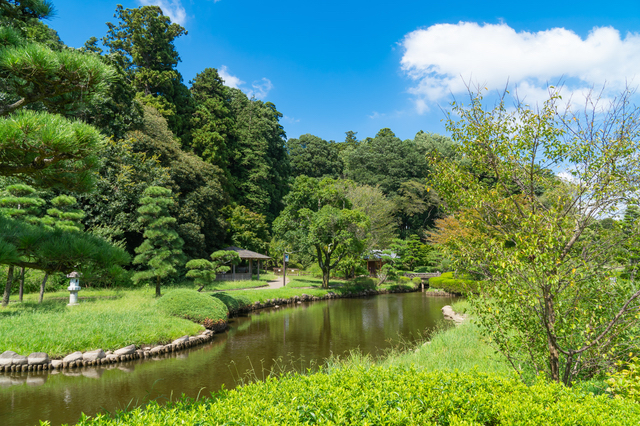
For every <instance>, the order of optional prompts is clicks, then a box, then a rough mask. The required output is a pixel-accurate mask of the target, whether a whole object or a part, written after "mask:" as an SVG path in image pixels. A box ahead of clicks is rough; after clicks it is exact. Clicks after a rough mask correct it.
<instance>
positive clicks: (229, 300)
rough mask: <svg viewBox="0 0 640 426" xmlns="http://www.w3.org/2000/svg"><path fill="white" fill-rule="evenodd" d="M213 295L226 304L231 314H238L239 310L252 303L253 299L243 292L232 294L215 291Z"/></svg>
mask: <svg viewBox="0 0 640 426" xmlns="http://www.w3.org/2000/svg"><path fill="white" fill-rule="evenodd" d="M212 296H213V297H214V298H215V299H218V300H220V301H221V302H222V303H224V304H225V306H226V307H227V309H228V310H229V315H237V314H238V312H240V311H242V310H244V309H246V308H247V307H249V305H251V300H250V299H249V298H248V297H247V296H243V295H241V294H238V295H234V296H232V295H230V294H229V293H213V294H212Z"/></svg>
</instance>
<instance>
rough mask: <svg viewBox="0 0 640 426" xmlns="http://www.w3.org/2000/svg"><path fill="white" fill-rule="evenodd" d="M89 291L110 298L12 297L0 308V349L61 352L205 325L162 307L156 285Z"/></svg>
mask: <svg viewBox="0 0 640 426" xmlns="http://www.w3.org/2000/svg"><path fill="white" fill-rule="evenodd" d="M91 293H93V294H96V295H98V294H99V295H100V297H108V298H102V299H99V298H92V299H89V300H83V301H81V303H80V304H79V305H78V306H67V305H66V304H67V302H68V298H67V299H65V300H55V299H51V300H46V301H45V302H44V303H42V304H38V303H33V302H25V303H12V304H10V305H9V306H8V307H7V308H4V309H0V336H2V339H1V340H0V352H4V351H6V350H12V351H15V352H17V353H19V354H21V355H28V354H29V353H31V352H40V351H42V352H47V353H48V354H49V356H52V357H57V356H62V355H66V354H68V353H70V352H74V351H78V350H80V351H87V350H92V349H104V350H105V351H106V350H109V349H117V348H119V347H122V346H126V345H130V344H132V343H133V344H136V345H140V344H154V343H157V342H169V341H171V340H173V339H176V338H178V337H180V336H184V335H185V334H196V333H198V332H199V331H200V330H203V327H202V326H201V325H199V324H195V323H193V322H191V321H188V320H185V319H181V318H176V317H171V316H169V315H167V314H163V313H161V312H159V310H158V309H157V308H156V300H155V298H154V297H153V291H152V290H146V289H145V290H129V291H121V292H116V291H111V292H110V293H109V292H108V291H92V292H89V291H87V292H86V293H85V294H91ZM67 295H68V292H67ZM67 297H68V296H67Z"/></svg>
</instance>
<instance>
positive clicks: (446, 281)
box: [429, 272, 478, 294]
mask: <svg viewBox="0 0 640 426" xmlns="http://www.w3.org/2000/svg"><path fill="white" fill-rule="evenodd" d="M429 287H432V288H440V289H442V290H444V291H446V292H449V293H457V294H465V293H468V292H473V293H475V292H477V291H478V281H474V280H471V279H468V278H460V277H455V276H454V274H453V272H445V273H444V274H442V275H440V276H439V277H433V278H429Z"/></svg>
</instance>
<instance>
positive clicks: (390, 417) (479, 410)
mask: <svg viewBox="0 0 640 426" xmlns="http://www.w3.org/2000/svg"><path fill="white" fill-rule="evenodd" d="M639 423H640V405H638V404H635V403H629V402H626V401H624V400H615V399H611V398H608V397H607V396H604V395H602V396H594V395H592V394H589V393H585V392H582V391H580V390H578V389H569V388H564V387H562V386H560V385H554V384H548V383H544V382H539V383H537V384H535V385H533V386H531V387H529V386H526V385H524V384H523V383H521V382H518V381H517V380H515V379H513V378H505V377H500V376H495V375H487V374H484V373H478V372H472V373H463V372H454V373H451V372H444V371H427V370H418V369H415V368H403V367H380V366H374V367H369V368H365V367H362V366H360V367H347V368H343V369H340V370H336V371H333V372H331V373H325V372H320V373H316V374H310V375H307V376H303V375H297V374H286V375H284V376H281V377H279V378H277V379H276V378H269V379H267V380H266V381H264V382H257V383H253V384H250V385H247V386H243V387H241V388H237V389H235V390H232V391H222V392H220V393H219V394H217V395H215V396H214V397H211V398H202V399H200V400H198V401H193V400H189V399H183V400H179V401H177V402H172V403H169V404H167V405H165V406H160V405H158V404H157V403H156V402H152V403H150V404H149V405H148V406H146V407H144V408H136V409H134V410H132V411H129V412H124V413H123V412H120V413H116V414H114V415H113V416H108V415H104V414H99V415H97V416H96V417H95V418H92V419H87V418H85V419H83V420H81V421H80V423H79V424H81V425H86V426H88V425H105V426H106V425H109V426H110V425H123V424H126V425H131V426H137V425H145V426H155V425H158V426H159V425H168V424H172V425H178V424H185V425H198V424H207V425H230V424H234V425H298V424H299V425H302V424H307V425H308V424H326V425H459V426H462V425H542V424H558V425H637V424H639Z"/></svg>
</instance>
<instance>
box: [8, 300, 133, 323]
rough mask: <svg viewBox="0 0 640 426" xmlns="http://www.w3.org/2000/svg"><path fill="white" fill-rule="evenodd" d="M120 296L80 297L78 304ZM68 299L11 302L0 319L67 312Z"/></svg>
mask: <svg viewBox="0 0 640 426" xmlns="http://www.w3.org/2000/svg"><path fill="white" fill-rule="evenodd" d="M120 298H122V295H113V296H88V297H80V298H79V301H80V303H83V304H85V303H95V302H98V301H101V300H108V299H120ZM68 303H69V299H68V298H62V297H56V298H50V299H45V300H44V301H43V302H42V303H38V302H32V301H26V302H11V303H10V304H9V307H8V309H2V310H0V318H9V317H12V316H19V315H25V314H38V313H56V312H64V311H66V310H67V304H68Z"/></svg>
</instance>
